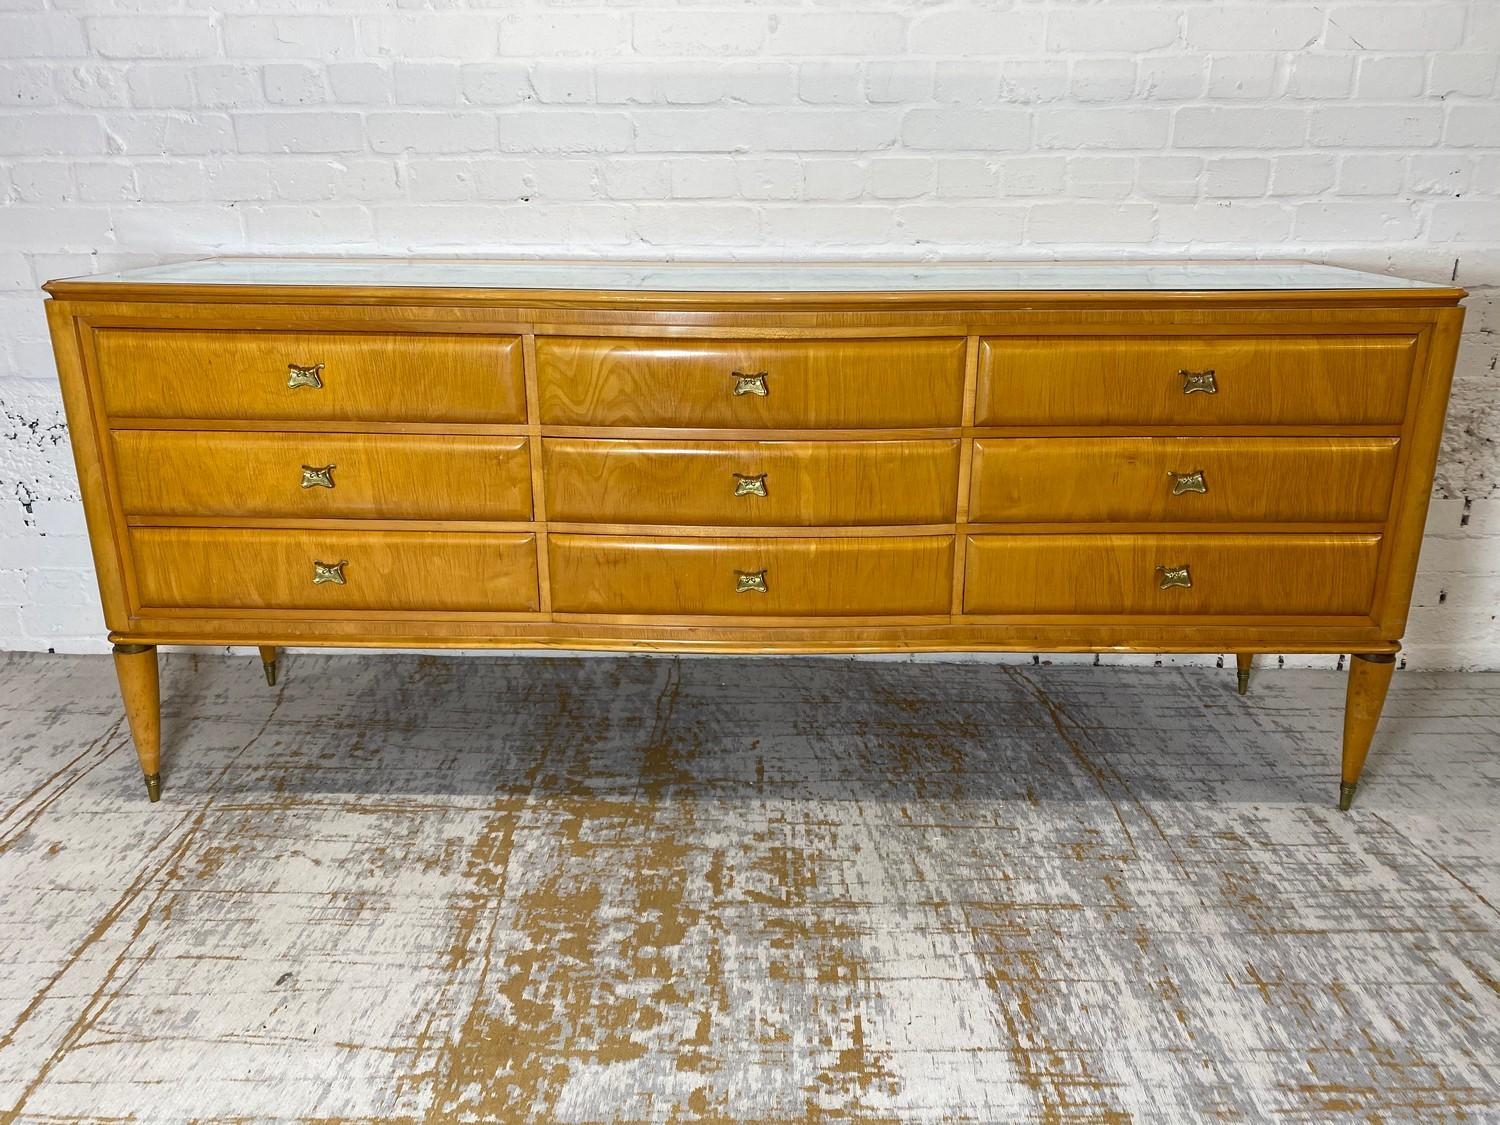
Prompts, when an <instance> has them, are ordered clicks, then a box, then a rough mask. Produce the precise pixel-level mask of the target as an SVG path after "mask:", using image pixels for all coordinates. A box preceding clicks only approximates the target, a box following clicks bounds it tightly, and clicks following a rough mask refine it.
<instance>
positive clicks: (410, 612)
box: [47, 259, 1464, 808]
mask: <svg viewBox="0 0 1500 1125" xmlns="http://www.w3.org/2000/svg"><path fill="white" fill-rule="evenodd" d="M47 289H48V291H49V293H50V294H51V295H52V300H50V301H49V302H48V305H47V311H48V318H49V321H50V324H51V329H52V335H53V343H54V347H55V350H56V355H57V362H58V370H59V373H60V377H61V380H62V389H63V395H64V400H65V403H66V407H67V413H68V420H69V424H70V429H71V433H72V441H73V449H74V453H75V456H76V458H77V462H78V473H79V479H80V481H81V484H82V491H83V499H84V506H85V510H86V513H87V517H88V527H89V534H90V538H91V540H92V544H93V551H94V560H95V564H96V566H97V569H98V576H99V588H100V595H101V597H102V600H103V605H104V616H105V621H106V623H107V624H108V627H109V629H110V638H111V640H112V641H113V642H114V643H115V654H116V664H117V667H118V670H119V676H120V683H121V688H122V693H123V696H124V700H125V706H126V710H127V713H128V716H129V720H130V726H131V731H132V733H133V735H134V739H135V746H136V749H137V752H138V753H139V755H140V760H141V767H142V769H143V771H144V773H145V775H146V785H147V790H148V793H149V795H150V797H151V799H152V800H155V799H156V798H157V796H158V794H159V792H160V785H161V782H160V726H159V717H158V716H159V702H158V686H157V665H156V646H158V645H163V644H216V645H255V646H259V647H260V649H261V652H262V656H263V659H264V660H265V664H266V672H267V678H268V679H270V680H272V682H274V679H275V666H276V665H275V660H276V650H277V646H284V645H302V646H314V645H337V646H370V647H381V646H389V647H432V648H437V647H445V646H446V647H462V648H472V647H480V646H493V647H502V648H510V647H519V646H559V647H566V648H574V649H576V648H598V649H635V650H651V651H667V652H674V651H675V652H751V653H791V652H887V651H915V650H923V651H960V650H1001V651H1026V652H1030V651H1110V652H1233V653H1235V654H1236V655H1237V657H1238V667H1239V687H1240V690H1241V691H1243V690H1244V688H1245V684H1246V680H1247V677H1248V673H1249V669H1250V661H1251V658H1252V656H1253V654H1255V653H1257V652H1282V653H1285V652H1296V653H1321V652H1326V653H1350V654H1352V655H1353V657H1354V659H1353V660H1351V662H1350V677H1349V697H1348V707H1347V710H1346V715H1345V725H1344V747H1343V770H1342V784H1341V787H1340V804H1341V807H1345V808H1347V807H1348V804H1349V801H1350V800H1351V799H1352V796H1353V793H1354V787H1355V784H1356V782H1357V781H1358V778H1359V774H1360V769H1361V767H1362V765H1363V763H1364V759H1365V755H1366V751H1367V750H1368V748H1369V745H1370V740H1371V736H1372V734H1373V732H1374V728H1375V724H1376V721H1377V720H1378V717H1379V713H1380V708H1381V704H1382V701H1383V698H1384V695H1385V691H1386V687H1387V685H1388V684H1389V682H1390V676H1391V671H1392V667H1393V661H1394V659H1395V655H1394V654H1395V653H1396V652H1397V651H1398V649H1399V641H1400V639H1401V635H1402V632H1403V630H1404V628H1405V625H1406V617H1407V608H1408V603H1409V601H1410V597H1411V590H1412V583H1413V577H1414V574H1415V571H1416V566H1417V556H1418V552H1419V550H1420V547H1421V541H1422V529H1423V522H1424V518H1425V515H1426V510H1427V503H1428V496H1429V493H1430V490H1431V486H1432V476H1433V467H1434V462H1435V460H1436V457H1437V452H1438V445H1439V439H1440V436H1441V430H1442V423H1443V413H1444V409H1445V406H1446V403H1447V397H1448V387H1449V382H1450V380H1451V377H1452V368H1453V358H1454V351H1455V348H1456V345H1457V341H1458V334H1459V327H1460V324H1461V323H1462V319H1463V312H1462V310H1461V309H1460V308H1458V307H1456V306H1457V302H1458V301H1459V300H1460V299H1461V298H1462V297H1463V296H1464V294H1463V292H1462V290H1458V289H1453V288H1448V287H1444V286H1438V285H1431V284H1424V283H1420V282H1408V281H1401V280H1399V279H1394V278H1390V277H1386V276H1382V275H1372V274H1361V273H1356V272H1354V271H1349V270H1341V269H1336V268H1332V267H1325V266H1316V265H1308V264H1300V263H1197V264H1193V263H1168V262H1162V263H1113V264H1111V263H1096V264H1086V263H1073V264H1040V265H1004V264H974V265H949V264H935V265H928V266H917V265H898V264H885V265H880V264H870V265H831V264H830V265H821V266H819V265H795V266H769V265H742V264H681V265H676V266H671V265H663V264H660V263H628V262H614V263H608V262H596V263H588V262H497V261H488V262H486V261H447V262H444V261H420V260H412V261H390V260H365V261H360V260H316V259H239V260H236V259H209V260H204V261H199V262H189V263H183V264H179V265H175V266H159V267H150V268H146V269H142V270H136V271H129V272H126V273H122V274H116V275H109V276H102V277H95V278H79V279H71V280H66V281H57V282H53V283H51V284H50V285H48V286H47Z"/></svg>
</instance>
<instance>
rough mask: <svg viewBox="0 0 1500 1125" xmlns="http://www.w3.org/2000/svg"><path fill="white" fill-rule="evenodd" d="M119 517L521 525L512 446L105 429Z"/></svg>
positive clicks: (517, 442) (523, 469)
mask: <svg viewBox="0 0 1500 1125" xmlns="http://www.w3.org/2000/svg"><path fill="white" fill-rule="evenodd" d="M113 437H114V445H115V462H116V465H117V466H118V469H119V479H120V494H121V499H122V501H123V503H124V506H125V511H126V513H127V514H128V515H133V516H136V515H149V516H256V517H278V516H284V517H292V518H295V517H307V518H339V517H346V518H368V519H423V520H525V519H530V518H531V462H530V459H529V458H528V457H527V453H526V439H525V438H521V437H496V438H480V437H463V436H459V435H447V434H445V435H443V436H441V437H415V436H408V435H387V434H321V433H287V434H256V433H235V432H224V431H214V430H208V431H199V432H193V431H189V430H116V431H114V435H113Z"/></svg>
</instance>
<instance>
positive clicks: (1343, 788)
mask: <svg viewBox="0 0 1500 1125" xmlns="http://www.w3.org/2000/svg"><path fill="white" fill-rule="evenodd" d="M1357 788H1359V782H1357V781H1341V782H1339V812H1348V811H1349V806H1350V805H1352V804H1354V790H1355V789H1357Z"/></svg>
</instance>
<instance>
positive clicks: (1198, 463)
mask: <svg viewBox="0 0 1500 1125" xmlns="http://www.w3.org/2000/svg"><path fill="white" fill-rule="evenodd" d="M1397 445H1398V439H1396V438H979V439H976V440H975V442H974V465H973V478H972V481H973V491H972V493H971V498H970V508H969V518H970V519H971V520H972V521H973V522H975V523H1026V522H1032V523H1083V522H1089V521H1100V522H1104V521H1117V520H1118V521H1139V522H1143V523H1145V522H1162V523H1178V522H1182V523H1187V522H1194V521H1200V522H1201V521H1221V522H1225V523H1234V522H1271V521H1278V522H1287V523H1294V522H1299V521H1300V522H1322V521H1327V522H1333V521H1339V520H1345V521H1361V522H1375V521H1379V520H1384V519H1385V517H1386V510H1387V508H1388V506H1389V504H1390V496H1391V482H1392V480H1393V479H1394V477H1395V473H1396V450H1397Z"/></svg>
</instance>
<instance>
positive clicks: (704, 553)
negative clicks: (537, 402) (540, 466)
mask: <svg viewBox="0 0 1500 1125" xmlns="http://www.w3.org/2000/svg"><path fill="white" fill-rule="evenodd" d="M550 543H551V551H552V554H551V573H552V607H553V609H554V610H556V611H557V612H559V613H605V614H627V615H635V614H669V615H673V616H698V615H707V616H733V617H743V616H827V617H854V616H859V617H864V616H897V615H910V614H935V613H941V614H947V613H948V611H949V607H950V603H951V598H952V592H953V584H952V583H953V579H952V574H953V539H952V537H951V536H946V535H944V536H935V535H933V536H890V537H882V538H878V539H876V538H871V539H790V538H789V539H649V538H644V537H631V536H613V535H553V536H552V537H551V540H550ZM762 587H764V588H762Z"/></svg>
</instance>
